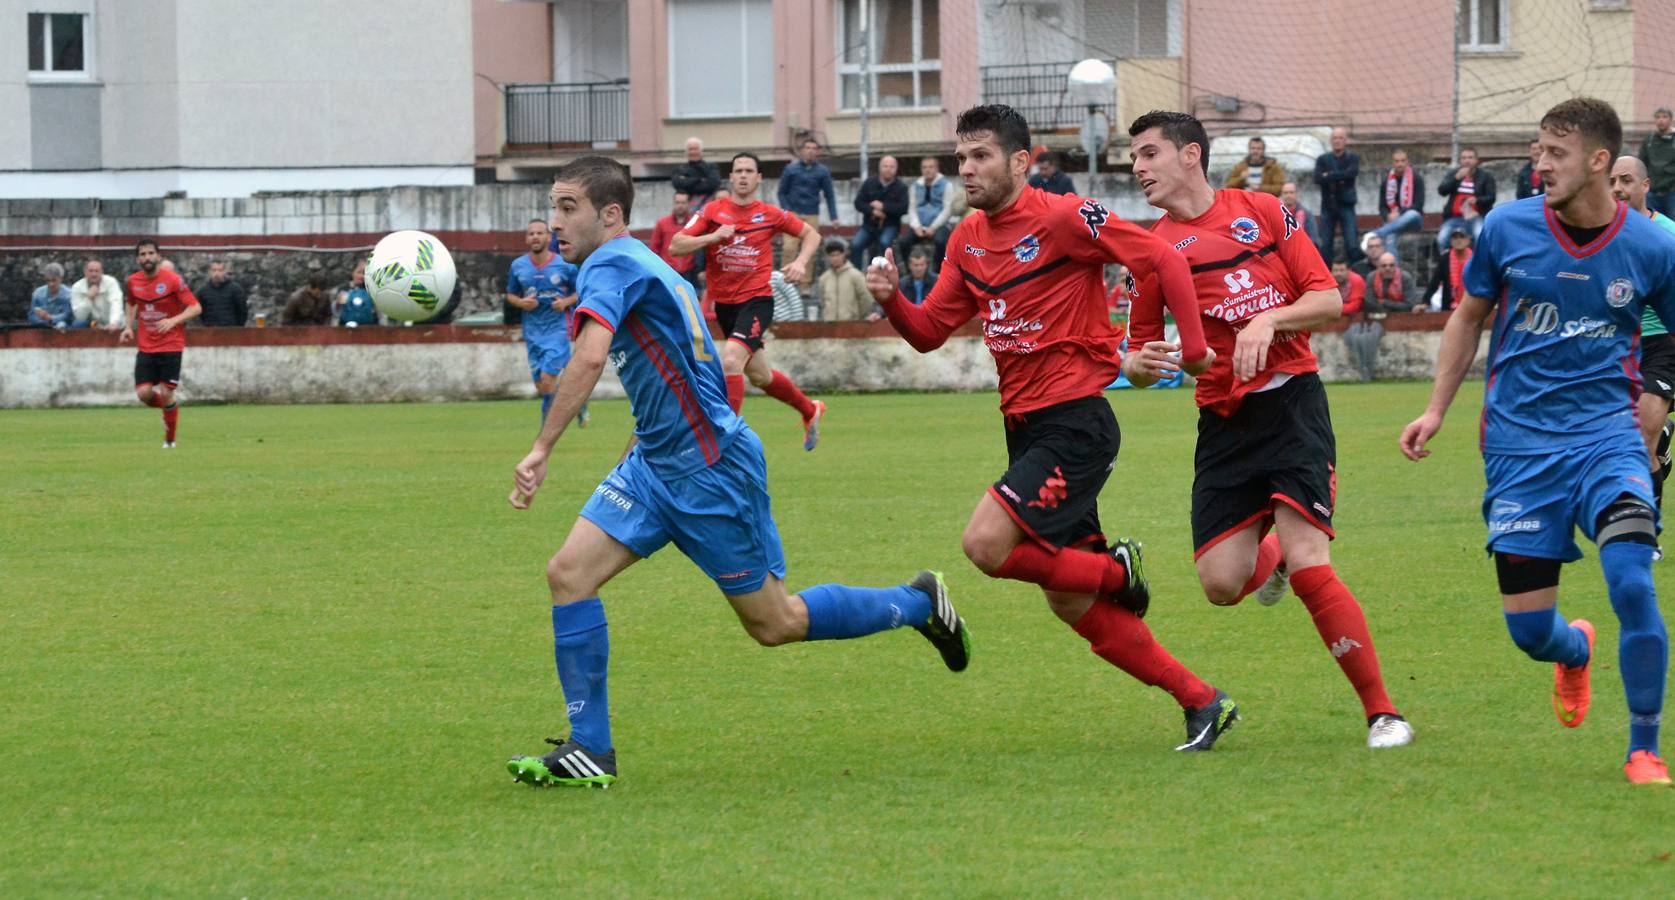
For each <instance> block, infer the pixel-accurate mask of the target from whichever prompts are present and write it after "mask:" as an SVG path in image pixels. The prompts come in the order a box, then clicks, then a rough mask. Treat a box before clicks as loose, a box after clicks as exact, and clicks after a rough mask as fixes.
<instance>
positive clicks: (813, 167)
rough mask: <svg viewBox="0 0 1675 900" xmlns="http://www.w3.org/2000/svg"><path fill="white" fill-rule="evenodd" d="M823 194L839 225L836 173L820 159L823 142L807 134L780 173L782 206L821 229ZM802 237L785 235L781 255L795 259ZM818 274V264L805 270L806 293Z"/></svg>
mask: <svg viewBox="0 0 1675 900" xmlns="http://www.w3.org/2000/svg"><path fill="white" fill-rule="evenodd" d="M822 197H824V198H825V199H826V213H827V215H828V216H829V217H830V218H831V221H832V224H834V225H835V224H837V218H838V214H837V190H836V188H835V187H834V186H833V185H832V172H831V170H830V169H827V168H826V167H825V165H823V164H822V163H821V162H820V142H819V141H817V140H815V139H814V138H811V137H805V138H803V140H802V143H801V144H800V145H799V146H798V147H797V158H796V159H795V160H793V161H792V162H791V163H790V164H789V165H787V166H786V167H785V169H784V171H782V172H780V173H779V208H780V209H783V210H785V211H786V212H789V213H795V214H796V216H797V218H799V219H802V220H803V221H804V222H807V223H808V224H809V226H810V227H812V228H819V227H820V199H821V198H822ZM800 240H801V239H800V238H793V237H792V236H791V235H788V234H787V235H782V236H781V238H780V258H781V259H783V260H786V261H790V260H792V259H795V258H796V254H797V250H798V242H799V241H800ZM814 275H815V272H814V266H809V267H808V269H806V270H805V271H804V273H803V280H802V282H801V283H800V284H798V285H797V286H798V287H800V288H802V290H803V293H805V294H806V293H808V290H809V287H810V285H812V284H813V283H814Z"/></svg>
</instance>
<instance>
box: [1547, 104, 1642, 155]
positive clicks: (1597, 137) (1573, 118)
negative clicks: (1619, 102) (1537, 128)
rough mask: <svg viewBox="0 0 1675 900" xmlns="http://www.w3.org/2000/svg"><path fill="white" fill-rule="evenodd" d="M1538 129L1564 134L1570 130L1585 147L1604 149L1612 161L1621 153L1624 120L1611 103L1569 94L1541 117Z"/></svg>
mask: <svg viewBox="0 0 1675 900" xmlns="http://www.w3.org/2000/svg"><path fill="white" fill-rule="evenodd" d="M1541 128H1542V130H1544V131H1551V132H1553V133H1554V134H1557V135H1560V136H1563V135H1567V134H1569V133H1571V132H1572V131H1574V132H1576V133H1577V134H1579V135H1581V136H1582V143H1583V145H1584V146H1589V145H1591V146H1592V147H1593V148H1594V149H1596V150H1597V149H1599V148H1602V147H1603V148H1604V149H1606V150H1608V151H1610V152H1611V158H1612V159H1613V160H1615V159H1616V158H1617V157H1619V156H1621V155H1622V153H1623V121H1622V120H1621V119H1619V118H1617V111H1616V110H1615V109H1612V108H1611V104H1609V103H1606V102H1605V101H1604V100H1599V99H1595V98H1593V97H1572V98H1570V99H1569V100H1566V101H1564V102H1563V103H1560V104H1559V105H1557V106H1555V107H1553V108H1552V109H1550V110H1548V111H1547V115H1545V116H1542V117H1541Z"/></svg>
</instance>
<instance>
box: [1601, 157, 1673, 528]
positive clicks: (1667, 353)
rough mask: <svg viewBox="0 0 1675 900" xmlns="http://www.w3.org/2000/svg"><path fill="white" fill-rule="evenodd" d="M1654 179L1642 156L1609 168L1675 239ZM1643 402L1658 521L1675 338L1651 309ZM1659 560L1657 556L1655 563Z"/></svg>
mask: <svg viewBox="0 0 1675 900" xmlns="http://www.w3.org/2000/svg"><path fill="white" fill-rule="evenodd" d="M1651 189H1652V180H1651V177H1650V176H1649V175H1647V173H1646V164H1645V163H1643V162H1641V161H1640V157H1638V156H1622V157H1618V158H1617V162H1616V164H1615V165H1613V166H1612V167H1611V195H1612V196H1613V197H1616V198H1617V200H1619V201H1621V202H1623V203H1626V204H1628V207H1629V209H1632V210H1634V211H1635V212H1637V213H1639V214H1640V215H1643V216H1645V217H1647V218H1649V219H1651V220H1652V221H1653V222H1655V223H1657V224H1658V225H1659V226H1660V227H1661V228H1663V230H1664V231H1667V232H1670V233H1671V234H1675V220H1671V219H1670V218H1669V217H1668V216H1666V215H1664V214H1663V213H1660V212H1657V211H1655V210H1651V209H1647V208H1646V192H1647V191H1650V190H1651ZM1640 386H1641V394H1640V399H1639V400H1637V401H1635V411H1636V414H1637V415H1638V416H1639V419H1640V438H1641V440H1643V441H1645V442H1646V451H1647V453H1648V455H1650V457H1651V463H1652V496H1653V498H1654V499H1655V500H1656V501H1657V507H1658V514H1659V518H1660V519H1661V518H1662V514H1663V484H1664V482H1665V481H1667V480H1668V479H1669V463H1668V462H1667V460H1668V458H1669V437H1670V421H1669V403H1670V400H1671V399H1675V337H1671V336H1670V334H1669V329H1667V328H1665V327H1663V320H1662V319H1660V318H1658V314H1657V311H1656V310H1654V309H1652V307H1651V306H1647V307H1646V308H1645V310H1644V311H1642V312H1641V314H1640ZM1658 556H1659V552H1658V551H1653V558H1654V559H1656V558H1657V557H1658Z"/></svg>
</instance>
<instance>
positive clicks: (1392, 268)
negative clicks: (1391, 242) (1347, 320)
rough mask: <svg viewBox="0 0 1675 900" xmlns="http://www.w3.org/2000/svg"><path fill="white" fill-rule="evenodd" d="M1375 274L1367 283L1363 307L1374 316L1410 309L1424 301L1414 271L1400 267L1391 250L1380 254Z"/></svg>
mask: <svg viewBox="0 0 1675 900" xmlns="http://www.w3.org/2000/svg"><path fill="white" fill-rule="evenodd" d="M1377 259H1378V265H1377V267H1376V268H1374V269H1373V277H1372V278H1371V279H1368V280H1367V281H1365V282H1364V283H1365V284H1366V299H1365V300H1364V301H1363V303H1362V306H1361V308H1362V309H1363V310H1365V311H1366V312H1367V313H1369V314H1371V315H1379V314H1383V313H1393V312H1407V311H1409V310H1411V309H1413V307H1414V306H1416V305H1418V304H1420V303H1423V302H1424V298H1423V297H1422V296H1421V295H1420V293H1419V282H1418V281H1416V280H1415V279H1414V277H1413V273H1412V272H1409V271H1408V270H1406V269H1404V268H1402V267H1401V265H1400V264H1399V263H1398V262H1397V261H1396V254H1394V253H1391V252H1389V251H1388V250H1387V251H1385V252H1383V253H1381V254H1379V255H1378V257H1377Z"/></svg>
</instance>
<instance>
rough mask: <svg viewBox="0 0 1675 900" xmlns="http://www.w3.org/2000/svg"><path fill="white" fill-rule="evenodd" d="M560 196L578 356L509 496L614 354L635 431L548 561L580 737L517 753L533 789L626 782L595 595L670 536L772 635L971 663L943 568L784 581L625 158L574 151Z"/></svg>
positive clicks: (693, 324)
mask: <svg viewBox="0 0 1675 900" xmlns="http://www.w3.org/2000/svg"><path fill="white" fill-rule="evenodd" d="M552 201H553V233H554V234H555V235H557V237H558V240H559V247H560V252H561V253H563V255H564V257H565V258H566V259H567V260H568V261H570V262H573V263H577V264H580V265H581V274H580V277H579V280H578V287H579V290H580V294H581V304H580V306H578V307H577V310H578V311H577V314H576V319H575V324H574V326H573V328H574V347H575V353H574V356H573V357H572V359H571V361H570V366H569V368H568V369H567V371H566V374H565V375H564V377H563V378H561V379H560V380H559V383H558V394H557V398H556V399H555V400H554V401H553V410H552V414H551V415H549V416H547V419H546V423H545V424H544V425H543V426H542V428H541V434H540V436H539V437H537V438H536V440H535V447H534V449H532V450H530V451H529V455H528V456H526V457H524V459H523V461H522V462H520V463H518V466H517V468H516V470H515V471H514V473H513V482H514V487H513V489H512V494H511V497H510V498H509V499H510V501H511V504H512V506H513V507H515V508H517V509H526V508H528V506H529V504H530V501H531V500H533V499H534V496H535V492H536V490H538V489H539V488H540V487H541V482H542V480H543V479H544V478H545V477H546V474H547V458H548V456H549V455H551V453H552V449H553V445H554V444H555V443H557V441H558V439H559V437H560V436H561V435H562V434H563V433H564V428H565V425H566V423H568V422H569V421H570V417H571V416H572V415H574V414H575V412H576V410H578V409H579V408H580V407H581V405H582V402H583V401H585V400H586V399H587V397H588V395H589V394H590V393H591V392H592V390H593V386H594V384H595V383H597V382H598V380H599V373H600V371H601V370H602V369H603V368H604V365H605V362H606V360H607V359H608V360H609V361H610V362H611V364H612V365H613V366H615V367H616V370H617V373H618V375H619V376H620V377H621V379H622V384H623V387H624V389H626V390H627V392H628V400H629V403H630V405H631V407H632V409H633V412H634V419H635V425H634V438H635V440H634V443H633V444H632V445H631V447H630V450H629V451H628V453H627V454H626V455H625V456H624V457H623V459H622V461H621V462H619V463H617V465H616V468H614V469H612V470H611V472H610V474H609V475H607V476H605V480H604V481H603V482H602V483H601V484H600V485H599V487H598V488H597V489H595V490H594V492H593V496H592V497H591V498H590V499H589V500H588V501H587V503H586V504H585V505H583V507H582V511H581V516H580V517H579V518H578V519H577V520H576V524H575V525H574V526H573V527H572V528H571V529H570V536H569V537H568V538H566V539H565V541H564V546H563V547H561V548H560V549H559V551H558V553H557V554H555V555H554V556H553V558H552V559H551V561H549V562H548V563H547V584H548V586H549V588H550V589H551V593H552V604H553V607H552V625H553V647H554V655H555V658H556V661H557V666H558V678H559V683H560V684H561V685H562V686H563V688H564V699H565V701H566V704H567V711H568V713H569V718H570V729H571V730H570V737H569V738H568V739H567V740H564V741H551V743H554V744H556V745H557V748H556V749H554V750H553V751H552V752H550V753H548V754H546V755H545V756H539V757H536V756H519V757H514V758H513V759H512V760H511V761H510V762H508V763H507V768H508V769H509V770H510V771H511V773H512V774H513V776H515V777H516V778H517V779H518V780H519V781H522V782H525V783H527V784H531V785H547V784H570V785H583V784H598V785H608V784H610V783H611V782H612V781H615V780H616V776H617V766H616V748H615V745H614V744H613V743H612V741H611V723H610V710H609V707H608V706H607V703H606V690H605V670H606V661H607V658H608V657H609V655H610V641H609V638H608V637H607V634H606V627H605V608H604V606H603V605H602V604H601V603H600V600H599V589H600V588H601V587H602V586H604V584H605V583H606V582H608V581H610V580H611V579H612V578H613V577H615V576H616V575H617V573H619V572H621V571H622V570H623V569H626V568H628V567H629V566H630V565H633V564H634V563H635V562H637V561H639V560H640V559H642V558H643V557H647V556H650V555H651V554H653V553H655V552H656V551H657V550H658V549H659V548H660V547H662V546H663V545H665V544H667V543H669V542H670V541H673V542H674V544H675V546H676V547H679V548H680V551H681V552H682V553H684V554H685V555H686V557H687V558H688V559H691V560H692V561H693V562H695V563H697V564H698V567H699V568H701V569H703V570H704V572H705V574H707V575H709V576H710V578H712V579H714V580H715V583H716V585H717V586H718V587H719V588H720V589H721V592H722V594H723V595H725V596H726V597H727V601H728V602H729V603H731V604H732V606H733V611H734V612H735V613H737V614H738V617H739V621H740V622H741V623H742V624H743V625H744V629H745V631H747V632H749V634H750V636H751V637H753V638H755V639H756V640H757V641H758V642H760V643H762V644H763V645H766V646H775V645H779V644H788V643H792V642H794V641H819V640H836V639H843V638H856V637H861V636H863V635H868V634H872V633H874V632H879V631H887V630H889V629H892V628H901V627H904V626H910V627H912V628H914V629H917V630H918V631H919V633H920V634H923V635H924V636H925V637H926V638H927V639H929V640H930V642H931V644H932V645H933V646H935V647H936V649H937V650H938V651H939V652H940V653H941V654H942V659H943V662H944V663H945V664H946V665H947V666H948V668H950V669H952V670H953V671H956V672H959V671H962V670H964V669H965V667H966V665H967V663H968V662H969V660H970V657H971V644H970V638H969V636H968V634H967V631H966V627H965V623H964V622H963V621H961V619H960V617H959V615H958V614H957V613H955V612H954V607H953V606H952V605H951V604H949V602H948V594H947V589H946V587H945V586H944V585H943V582H942V577H941V575H939V574H937V573H935V572H920V573H919V575H918V576H917V577H915V578H914V579H913V581H912V582H911V583H910V584H904V585H897V586H896V587H890V588H857V587H849V586H847V585H840V584H822V585H817V586H815V587H810V588H804V589H803V590H802V591H801V592H799V593H796V594H788V593H787V592H786V590H785V585H784V583H783V582H782V581H781V579H782V578H783V577H784V576H785V555H784V553H783V551H782V550H781V549H780V543H779V532H778V530H777V529H776V527H775V526H774V520H773V515H772V514H771V512H770V510H769V504H768V491H767V468H766V463H765V461H764V460H763V458H762V442H761V441H759V440H757V438H756V434H755V432H753V431H751V430H750V427H749V426H747V425H746V424H745V423H744V420H743V419H741V418H739V417H738V416H737V415H735V414H734V413H733V411H732V410H730V409H729V408H728V407H727V388H726V383H725V382H724V381H723V380H722V373H721V366H720V365H718V364H717V362H716V352H715V344H714V343H713V342H712V341H711V340H710V336H709V331H708V329H706V328H705V327H704V320H703V317H702V315H701V314H700V313H699V310H698V302H697V300H696V299H695V298H694V297H693V296H692V294H691V290H690V287H689V285H688V284H687V282H686V279H684V278H682V277H681V276H680V275H678V274H676V272H675V271H674V270H673V269H671V268H669V266H668V264H667V263H665V262H663V261H662V260H661V259H659V258H658V256H657V254H655V253H653V252H652V251H651V248H649V247H647V246H646V245H645V244H643V243H641V242H639V241H637V240H634V239H633V238H632V237H630V236H629V234H628V217H629V213H630V211H631V208H632V206H633V201H634V183H633V181H632V180H631V179H630V178H629V176H628V170H627V169H626V168H624V167H623V166H621V165H619V164H617V163H615V162H613V161H611V160H609V159H606V158H604V157H598V156H593V157H583V158H581V159H578V160H576V161H575V162H572V163H570V164H569V165H567V166H565V167H564V168H563V169H561V170H559V173H558V178H557V182H556V183H555V184H554V185H553V189H552ZM798 224H801V222H800V221H799V222H798Z"/></svg>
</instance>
